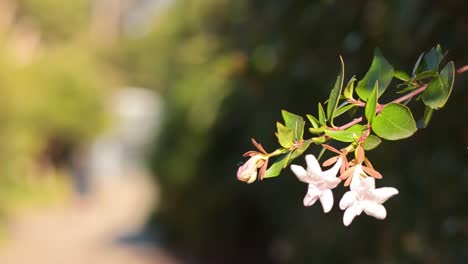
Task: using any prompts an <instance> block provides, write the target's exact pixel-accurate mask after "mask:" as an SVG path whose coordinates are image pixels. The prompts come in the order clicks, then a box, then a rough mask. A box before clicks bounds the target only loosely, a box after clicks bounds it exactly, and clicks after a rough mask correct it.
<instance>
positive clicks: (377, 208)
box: [361, 201, 387, 219]
mask: <svg viewBox="0 0 468 264" xmlns="http://www.w3.org/2000/svg"><path fill="white" fill-rule="evenodd" d="M361 205H362V207H363V208H364V212H365V213H366V214H367V215H370V216H373V217H375V218H377V219H385V217H386V216H387V210H385V207H384V206H383V205H381V204H378V203H376V202H373V201H362V202H361Z"/></svg>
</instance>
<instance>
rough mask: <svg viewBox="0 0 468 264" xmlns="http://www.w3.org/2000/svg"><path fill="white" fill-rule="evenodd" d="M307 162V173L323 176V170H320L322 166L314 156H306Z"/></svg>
mask: <svg viewBox="0 0 468 264" xmlns="http://www.w3.org/2000/svg"><path fill="white" fill-rule="evenodd" d="M305 160H306V163H307V171H308V172H310V173H312V174H315V175H322V168H320V164H319V163H318V161H317V159H316V158H315V156H314V155H311V154H309V155H306V156H305Z"/></svg>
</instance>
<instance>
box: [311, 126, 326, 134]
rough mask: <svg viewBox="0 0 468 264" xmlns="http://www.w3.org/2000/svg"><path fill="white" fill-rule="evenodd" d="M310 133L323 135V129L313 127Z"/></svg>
mask: <svg viewBox="0 0 468 264" xmlns="http://www.w3.org/2000/svg"><path fill="white" fill-rule="evenodd" d="M309 132H310V133H312V134H322V133H323V128H321V127H319V128H314V127H311V128H309Z"/></svg>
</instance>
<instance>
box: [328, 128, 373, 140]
mask: <svg viewBox="0 0 468 264" xmlns="http://www.w3.org/2000/svg"><path fill="white" fill-rule="evenodd" d="M364 130H365V127H364V126H362V125H358V126H356V127H354V126H353V127H350V128H348V129H347V130H329V129H325V130H324V131H325V133H326V134H327V135H329V136H330V137H331V138H333V139H335V140H338V141H342V142H354V141H355V140H356V139H358V138H359V137H360V136H361V135H362V132H364Z"/></svg>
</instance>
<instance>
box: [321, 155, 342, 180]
mask: <svg viewBox="0 0 468 264" xmlns="http://www.w3.org/2000/svg"><path fill="white" fill-rule="evenodd" d="M342 162H343V160H342V159H341V158H339V159H338V160H337V161H336V163H335V165H333V167H331V168H330V169H328V170H327V171H324V172H323V175H324V177H328V178H336V174H337V173H338V171H339V170H340V167H341V163H342Z"/></svg>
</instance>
